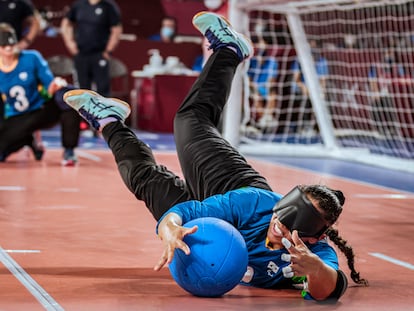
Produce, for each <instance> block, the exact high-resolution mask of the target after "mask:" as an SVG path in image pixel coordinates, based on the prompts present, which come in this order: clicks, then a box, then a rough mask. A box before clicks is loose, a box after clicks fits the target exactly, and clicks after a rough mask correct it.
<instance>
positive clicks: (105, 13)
mask: <svg viewBox="0 0 414 311" xmlns="http://www.w3.org/2000/svg"><path fill="white" fill-rule="evenodd" d="M61 32H62V36H63V40H64V42H65V45H66V47H67V49H68V51H69V53H70V54H72V55H73V56H74V62H75V69H76V73H77V78H78V83H79V87H80V88H87V89H91V88H92V83H95V84H96V90H97V92H99V93H100V94H102V95H104V96H109V95H110V91H111V79H110V75H109V59H110V57H111V54H112V52H113V51H114V50H115V48H116V46H117V45H118V43H119V40H120V36H121V33H122V24H121V13H120V9H119V7H118V5H117V4H116V3H115V2H114V1H112V0H77V1H75V2H74V3H73V4H72V6H71V8H70V10H69V12H68V13H67V15H66V16H65V17H64V18H63V19H62V22H61Z"/></svg>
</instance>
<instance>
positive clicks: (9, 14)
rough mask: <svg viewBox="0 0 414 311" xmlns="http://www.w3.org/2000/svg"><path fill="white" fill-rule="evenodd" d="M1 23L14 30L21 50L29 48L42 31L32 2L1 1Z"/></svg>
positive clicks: (18, 0) (20, 0)
mask: <svg viewBox="0 0 414 311" xmlns="http://www.w3.org/2000/svg"><path fill="white" fill-rule="evenodd" d="M0 23H7V24H9V25H11V26H12V27H13V28H14V30H15V32H16V36H17V40H18V43H17V46H18V47H19V49H20V50H23V49H26V48H28V47H29V45H30V44H32V42H33V41H34V40H35V39H36V36H37V35H38V33H39V30H40V24H39V21H38V19H37V18H36V14H35V8H34V6H33V4H32V2H31V1H30V0H2V1H0Z"/></svg>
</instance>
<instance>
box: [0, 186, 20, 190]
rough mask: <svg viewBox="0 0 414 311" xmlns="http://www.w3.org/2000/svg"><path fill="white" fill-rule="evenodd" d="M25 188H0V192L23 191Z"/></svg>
mask: <svg viewBox="0 0 414 311" xmlns="http://www.w3.org/2000/svg"><path fill="white" fill-rule="evenodd" d="M24 190H26V188H25V187H20V186H0V191H24Z"/></svg>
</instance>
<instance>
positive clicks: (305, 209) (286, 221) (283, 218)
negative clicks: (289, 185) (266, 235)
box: [273, 187, 328, 238]
mask: <svg viewBox="0 0 414 311" xmlns="http://www.w3.org/2000/svg"><path fill="white" fill-rule="evenodd" d="M273 212H274V213H276V215H277V218H278V219H279V221H280V222H281V223H282V224H283V225H285V226H286V227H287V228H288V229H289V230H290V231H293V230H297V231H298V234H299V236H300V237H315V238H319V237H320V236H321V235H322V234H323V233H324V232H325V231H326V229H327V228H328V226H327V224H326V220H325V219H324V218H323V216H322V215H321V214H320V213H319V212H318V210H317V209H316V208H315V207H314V206H313V204H312V202H311V201H310V200H309V199H308V198H307V197H306V195H305V194H304V193H303V192H302V191H301V190H300V189H299V188H298V187H295V188H293V189H292V190H291V191H290V192H289V193H288V194H286V195H285V196H284V197H283V198H282V199H281V200H280V201H279V202H278V203H277V204H276V206H275V207H274V208H273Z"/></svg>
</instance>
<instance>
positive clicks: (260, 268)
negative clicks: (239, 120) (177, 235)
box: [158, 187, 338, 288]
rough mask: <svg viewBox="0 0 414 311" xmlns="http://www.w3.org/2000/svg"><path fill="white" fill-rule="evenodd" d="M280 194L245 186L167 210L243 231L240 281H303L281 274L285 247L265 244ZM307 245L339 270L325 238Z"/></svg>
mask: <svg viewBox="0 0 414 311" xmlns="http://www.w3.org/2000/svg"><path fill="white" fill-rule="evenodd" d="M281 197H282V195H280V194H277V193H274V192H271V191H268V190H263V189H258V188H253V187H247V188H242V189H237V190H233V191H229V192H227V193H225V194H223V195H215V196H212V197H209V198H207V199H205V200H204V201H202V202H200V201H188V202H183V203H180V204H177V205H175V206H173V207H172V208H171V209H170V210H169V211H168V212H167V213H169V212H174V213H176V214H178V215H180V216H181V217H182V220H183V223H186V222H188V221H190V220H192V219H195V218H200V217H217V218H220V219H223V220H225V221H227V222H229V223H231V224H232V225H233V226H234V227H235V228H237V229H238V230H239V231H240V233H241V234H242V236H243V238H244V240H245V242H246V246H247V249H248V252H249V264H248V270H247V272H246V274H245V276H244V278H243V280H242V282H241V283H242V284H244V285H250V286H255V287H261V288H273V287H278V286H280V285H281V284H290V285H294V283H297V282H296V281H298V282H299V283H301V282H302V281H303V280H292V279H286V278H285V277H284V276H283V272H282V268H283V267H285V266H288V265H289V263H288V262H285V261H283V260H282V259H281V256H282V254H287V253H288V251H287V250H286V249H284V248H283V249H277V250H272V249H270V248H269V247H267V245H266V236H267V230H268V228H269V223H270V220H271V218H272V215H273V210H272V209H273V207H274V206H275V204H276V203H277V202H278V201H279V200H280V199H281ZM167 213H166V214H167ZM161 220H162V218H161V219H160V220H159V222H160V221H161ZM159 222H158V223H159ZM307 246H308V248H309V249H310V250H311V251H312V252H313V253H314V254H316V255H318V256H319V258H321V259H322V261H323V262H324V263H325V264H327V265H328V266H330V267H332V268H334V269H335V270H337V269H338V256H337V254H336V252H335V250H334V249H333V248H332V247H331V246H330V245H329V244H328V242H327V241H326V240H321V241H319V242H317V243H315V244H307Z"/></svg>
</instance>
